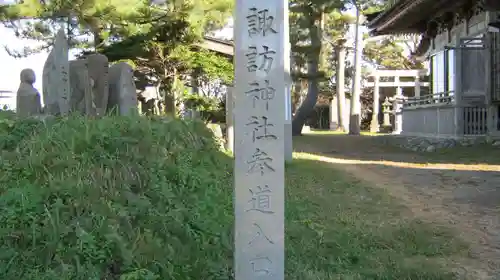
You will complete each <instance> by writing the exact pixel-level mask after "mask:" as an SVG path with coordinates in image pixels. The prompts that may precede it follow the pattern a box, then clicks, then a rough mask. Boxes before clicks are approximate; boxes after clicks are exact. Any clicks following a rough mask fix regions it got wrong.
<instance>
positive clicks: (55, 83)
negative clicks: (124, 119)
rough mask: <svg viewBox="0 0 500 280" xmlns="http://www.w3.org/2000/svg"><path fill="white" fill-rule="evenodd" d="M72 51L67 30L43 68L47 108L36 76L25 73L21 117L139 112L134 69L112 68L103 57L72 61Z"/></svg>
mask: <svg viewBox="0 0 500 280" xmlns="http://www.w3.org/2000/svg"><path fill="white" fill-rule="evenodd" d="M68 54H69V47H68V43H67V38H66V35H65V34H64V29H61V30H59V32H58V33H57V35H56V39H55V42H54V47H53V48H52V50H51V52H50V53H49V56H48V57H47V60H46V61H45V65H44V67H43V77H42V79H43V90H42V94H43V104H44V107H43V108H42V105H41V98H40V93H39V92H38V91H37V90H36V89H35V88H34V87H33V83H34V82H35V79H36V77H35V72H34V71H33V70H31V69H24V70H22V71H21V75H20V78H21V84H20V86H19V89H18V91H17V99H16V103H17V104H16V112H17V114H18V115H19V116H22V117H28V116H37V115H41V114H44V115H62V116H64V115H67V114H69V113H72V112H79V113H81V114H85V115H89V116H102V115H104V114H106V113H112V112H114V113H115V114H119V115H128V114H133V113H136V112H138V109H137V94H136V88H135V83H134V76H133V69H132V67H131V66H130V65H128V64H127V63H124V62H120V63H116V64H114V65H112V66H111V67H109V62H108V58H107V57H106V56H104V55H101V54H93V55H89V56H88V57H86V58H85V59H78V60H73V61H69V60H68Z"/></svg>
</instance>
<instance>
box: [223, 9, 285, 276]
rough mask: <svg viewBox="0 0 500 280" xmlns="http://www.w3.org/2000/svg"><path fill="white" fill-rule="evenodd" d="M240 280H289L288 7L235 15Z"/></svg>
mask: <svg viewBox="0 0 500 280" xmlns="http://www.w3.org/2000/svg"><path fill="white" fill-rule="evenodd" d="M234 18H235V19H236V21H235V28H234V39H235V81H234V91H233V97H234V104H235V107H234V112H235V114H234V121H235V123H234V131H235V132H234V136H235V139H234V150H235V169H234V176H235V206H234V207H235V220H236V221H235V247H234V248H235V254H234V262H235V263H234V267H235V279H236V280H257V279H259V280H284V260H285V254H284V185H285V173H284V172H285V139H284V138H285V124H286V122H285V118H286V116H287V109H286V100H287V97H286V90H287V72H288V71H289V59H290V56H289V51H288V50H285V49H286V48H288V47H289V44H288V1H286V0H281V1H272V0H271V1H270V0H267V1H264V0H255V1H246V0H237V1H236V10H235V16H234Z"/></svg>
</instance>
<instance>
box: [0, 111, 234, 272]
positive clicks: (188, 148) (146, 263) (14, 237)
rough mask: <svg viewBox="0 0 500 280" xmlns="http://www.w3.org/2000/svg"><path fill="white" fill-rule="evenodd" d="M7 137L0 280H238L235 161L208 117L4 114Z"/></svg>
mask: <svg viewBox="0 0 500 280" xmlns="http://www.w3.org/2000/svg"><path fill="white" fill-rule="evenodd" d="M12 132H15V133H12ZM0 143H1V145H2V152H1V161H0V165H1V166H0V167H1V168H2V175H1V176H0V209H1V210H2V211H0V224H1V226H0V279H23V280H35V279H36V280H61V279H68V280H69V279H71V280H78V279H81V280H89V279H96V280H98V279H121V280H134V279H162V280H163V279H172V280H174V279H204V280H209V279H221V280H222V279H231V277H232V276H231V274H232V229H231V226H232V217H233V215H232V195H231V187H230V186H231V184H230V180H231V174H229V173H228V172H227V170H230V164H231V161H230V160H229V158H227V157H226V155H225V154H223V153H222V152H220V151H219V150H218V146H217V144H216V143H215V142H214V140H213V137H212V134H211V133H210V132H209V130H208V129H206V127H205V125H204V124H202V123H200V122H181V121H171V122H168V123H166V122H165V121H163V120H161V119H146V118H141V117H113V118H111V117H107V118H103V119H99V120H89V119H84V118H80V117H69V118H66V119H58V120H52V121H48V122H45V123H43V122H39V121H34V120H19V121H15V120H12V119H8V121H5V122H4V123H2V124H0Z"/></svg>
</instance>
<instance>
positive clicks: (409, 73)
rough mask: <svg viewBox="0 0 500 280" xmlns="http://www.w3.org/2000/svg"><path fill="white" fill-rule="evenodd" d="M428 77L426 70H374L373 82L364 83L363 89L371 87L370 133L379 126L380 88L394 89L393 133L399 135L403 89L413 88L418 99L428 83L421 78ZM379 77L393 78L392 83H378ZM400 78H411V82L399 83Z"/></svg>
mask: <svg viewBox="0 0 500 280" xmlns="http://www.w3.org/2000/svg"><path fill="white" fill-rule="evenodd" d="M427 75H428V70H427V69H416V70H375V71H374V72H372V74H371V75H370V77H373V79H374V81H373V82H368V83H365V84H364V86H365V87H373V114H372V120H371V123H370V132H379V130H380V124H379V122H378V115H379V106H380V87H395V88H396V94H395V96H394V99H395V102H394V104H395V106H394V108H393V110H394V113H395V123H394V125H395V129H394V133H396V134H399V133H401V131H402V129H403V119H402V118H403V116H402V115H401V102H398V100H403V99H404V96H403V87H414V88H415V97H420V92H421V88H422V87H428V86H429V83H428V82H422V81H421V78H422V77H424V76H427ZM381 77H394V81H393V82H380V78H381ZM400 77H413V78H414V81H413V82H401V81H400Z"/></svg>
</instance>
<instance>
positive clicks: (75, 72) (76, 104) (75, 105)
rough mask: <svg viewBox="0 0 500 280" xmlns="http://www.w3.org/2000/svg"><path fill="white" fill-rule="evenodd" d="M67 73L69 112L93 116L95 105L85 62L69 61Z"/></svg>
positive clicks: (82, 60)
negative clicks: (68, 80)
mask: <svg viewBox="0 0 500 280" xmlns="http://www.w3.org/2000/svg"><path fill="white" fill-rule="evenodd" d="M69 73H70V108H71V111H74V112H80V113H82V114H86V115H95V113H96V112H95V105H94V104H93V100H92V80H91V79H90V77H89V71H88V64H87V60H85V59H81V60H73V61H70V62H69Z"/></svg>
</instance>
